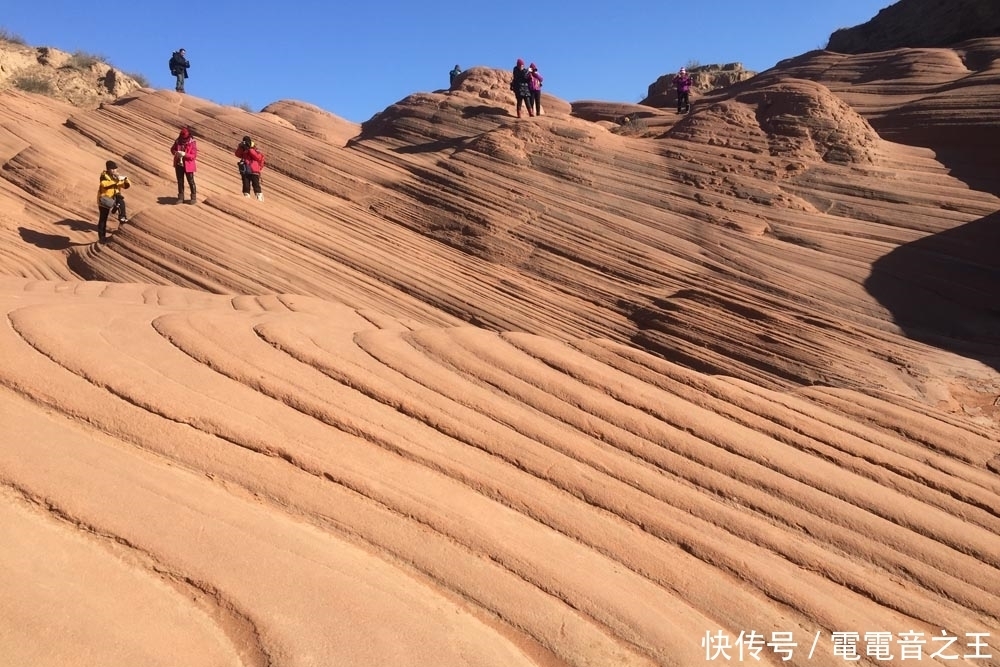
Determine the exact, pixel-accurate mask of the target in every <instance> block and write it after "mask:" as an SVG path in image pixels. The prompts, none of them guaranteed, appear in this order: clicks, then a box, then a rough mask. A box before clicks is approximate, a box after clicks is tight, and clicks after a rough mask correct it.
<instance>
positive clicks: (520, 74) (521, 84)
mask: <svg viewBox="0 0 1000 667" xmlns="http://www.w3.org/2000/svg"><path fill="white" fill-rule="evenodd" d="M510 89H511V90H513V91H514V97H516V98H517V117H518V118H520V117H521V105H522V104H525V105H527V107H528V115H529V116H534V115H535V114H534V112H533V111H532V110H531V83H530V81H529V77H528V69H527V68H526V67H525V66H524V60H523V59H521V58H518V59H517V64H516V65H514V72H513V79H512V80H511V82H510Z"/></svg>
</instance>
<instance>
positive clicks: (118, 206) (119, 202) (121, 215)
mask: <svg viewBox="0 0 1000 667" xmlns="http://www.w3.org/2000/svg"><path fill="white" fill-rule="evenodd" d="M102 201H106V199H102ZM114 201H115V203H114V206H104V205H103V204H99V205H98V206H97V210H98V212H99V213H100V217H99V218H98V219H97V240H98V241H102V242H103V241H104V239H105V238H106V237H107V235H108V216H109V215H110V214H111V213H112V212H117V213H118V220H119V222H121V221H123V220H126V219H128V215H127V214H126V213H125V198H124V197H122V196H121V195H120V194H118V195H115V200H114Z"/></svg>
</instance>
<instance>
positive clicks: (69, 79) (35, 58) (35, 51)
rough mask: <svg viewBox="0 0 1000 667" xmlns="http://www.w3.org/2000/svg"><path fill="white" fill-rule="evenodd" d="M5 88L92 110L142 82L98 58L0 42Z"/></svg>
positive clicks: (1, 79) (0, 74)
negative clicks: (51, 98) (45, 96)
mask: <svg viewBox="0 0 1000 667" xmlns="http://www.w3.org/2000/svg"><path fill="white" fill-rule="evenodd" d="M5 88H13V89H15V90H22V91H24V92H28V93H36V94H42V95H47V96H49V97H53V98H55V99H59V100H63V101H65V102H69V103H70V104H72V105H74V106H79V107H93V106H97V105H98V104H100V103H101V102H106V101H110V100H114V99H117V98H119V97H121V96H122V95H127V94H128V93H130V92H132V91H133V90H136V89H138V88H142V83H141V82H140V81H138V80H137V79H136V77H135V76H132V75H129V74H126V73H125V72H122V71H121V70H119V69H117V68H115V67H112V66H111V65H109V64H108V63H107V62H105V61H104V59H103V58H102V57H101V56H97V55H92V54H87V53H82V52H78V53H67V52H66V51H60V50H59V49H53V48H50V47H47V46H41V47H38V48H34V47H30V46H26V45H23V44H18V43H16V42H9V41H0V90H3V89H5Z"/></svg>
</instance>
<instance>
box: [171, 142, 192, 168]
mask: <svg viewBox="0 0 1000 667" xmlns="http://www.w3.org/2000/svg"><path fill="white" fill-rule="evenodd" d="M170 152H171V153H173V155H174V166H175V167H179V166H181V165H182V164H183V165H184V171H185V172H187V173H189V174H192V173H194V172H196V171H197V170H198V165H197V163H196V162H195V160H197V159H198V142H197V141H195V140H194V139H181V138H180V137H177V141H175V142H174V145H173V146H171V147H170ZM179 152H183V153H184V157H181V156H179V155H178V154H177V153H179Z"/></svg>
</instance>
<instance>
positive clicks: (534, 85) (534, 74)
mask: <svg viewBox="0 0 1000 667" xmlns="http://www.w3.org/2000/svg"><path fill="white" fill-rule="evenodd" d="M528 88H529V90H530V91H531V98H530V99H529V100H528V113H529V114H530V113H531V108H532V106H534V108H535V115H536V116H541V115H542V75H541V74H539V73H538V68H537V67H536V66H535V63H531V64H530V65H528Z"/></svg>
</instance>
